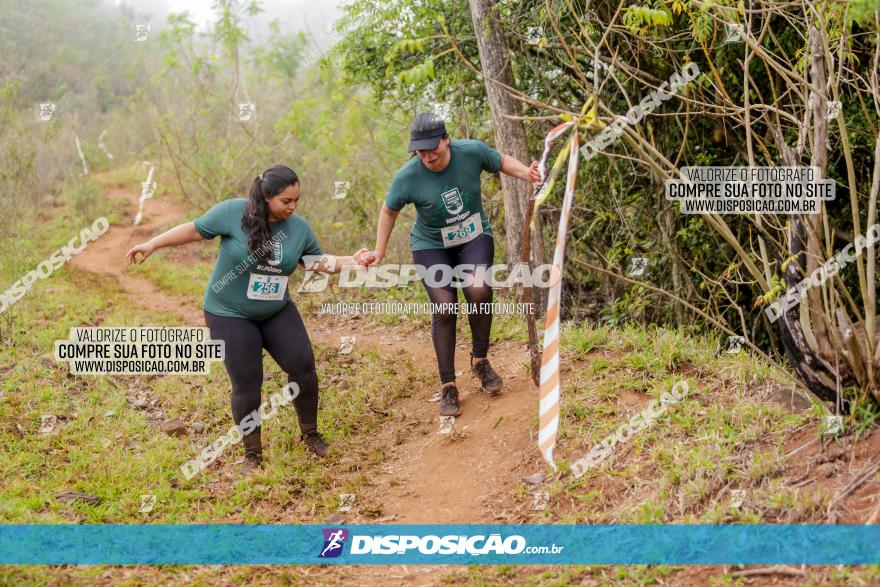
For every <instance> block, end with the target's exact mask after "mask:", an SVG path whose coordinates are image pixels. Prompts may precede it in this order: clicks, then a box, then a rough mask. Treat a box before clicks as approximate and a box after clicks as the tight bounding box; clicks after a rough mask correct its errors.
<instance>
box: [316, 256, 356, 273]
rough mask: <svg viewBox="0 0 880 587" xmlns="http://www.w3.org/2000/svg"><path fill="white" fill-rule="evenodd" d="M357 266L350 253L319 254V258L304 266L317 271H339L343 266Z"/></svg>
mask: <svg viewBox="0 0 880 587" xmlns="http://www.w3.org/2000/svg"><path fill="white" fill-rule="evenodd" d="M353 266H357V262H356V261H355V260H354V256H352V255H321V258H320V259H318V260H317V261H315V262H313V263H308V264H306V265H305V268H306V269H308V270H309V271H316V272H318V273H339V272H340V271H342V268H343V267H353Z"/></svg>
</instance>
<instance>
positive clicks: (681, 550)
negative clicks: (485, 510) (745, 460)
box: [0, 524, 880, 565]
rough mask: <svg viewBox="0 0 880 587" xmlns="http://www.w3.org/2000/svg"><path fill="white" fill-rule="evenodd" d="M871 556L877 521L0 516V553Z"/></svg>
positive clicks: (387, 557) (340, 559)
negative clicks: (60, 519)
mask: <svg viewBox="0 0 880 587" xmlns="http://www.w3.org/2000/svg"><path fill="white" fill-rule="evenodd" d="M802 563H805V564H878V563H880V526H874V525H871V526H861V525H860V526H855V525H772V524H771V525H739V524H736V525H562V524H558V525H557V524H544V525H488V524H485V525H483V524H473V525H446V524H419V525H404V524H381V525H379V524H374V525H369V524H359V525H349V526H326V525H240V524H204V525H167V524H145V525H110V524H97V525H70V524H61V525H17V524H6V525H0V564H53V565H57V564H113V565H128V564H147V565H153V564H260V565H266V564H431V565H436V564H673V565H682V564H685V565H695V564H699V565H707V564H767V565H770V564H789V565H796V564H802Z"/></svg>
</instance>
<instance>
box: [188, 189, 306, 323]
mask: <svg viewBox="0 0 880 587" xmlns="http://www.w3.org/2000/svg"><path fill="white" fill-rule="evenodd" d="M246 204H247V200H246V199H244V198H234V199H231V200H225V201H223V202H220V203H219V204H216V205H215V206H213V207H212V208H211V209H210V210H208V211H207V212H205V213H204V215H202V217H201V218H198V219H196V220H195V221H194V224H195V227H196V230H198V231H199V234H201V235H202V236H203V237H205V238H206V239H212V238H214V237H215V236H217V235H220V237H221V239H220V254H219V256H218V257H217V264H216V265H215V266H214V273H213V274H212V275H211V279H210V281H209V282H208V287H207V289H206V290H205V301H204V307H205V310H207V311H208V312H210V313H212V314H216V315H218V316H232V317H235V318H249V319H251V320H265V319H266V318H269V317H270V316H272V315H274V314H275V313H276V312H278V311H279V310H281V308H282V307H283V306H284V304H285V303H286V302H287V301H288V300H290V294H289V293H288V291H287V279H288V276H289V275H290V274H291V273H293V271H294V270H295V269H296V266H297V264H298V263H299V262H300V260H302V259H303V257H304V256H306V255H321V247H320V246H318V239H317V238H315V233H314V232H313V231H312V227H311V226H309V223H308V222H306V220H305V218H303V217H302V216H298V215H296V214H294V215H292V216H291V217H290V218H287V219H286V220H281V221H279V222H270V223H269V226H270V228H271V229H272V239H271V240H270V241H269V242H268V243H267V245H268V247H267V250H268V251H269V254H268V255H266V256H265V257H264V259H263V261H261V262H257V260H256V256H255V255H252V254H251V253H252V252H251V251H248V237H247V234H245V232H244V230H242V228H241V218H242V215H243V214H244V209H245V205H246Z"/></svg>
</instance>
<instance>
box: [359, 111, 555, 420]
mask: <svg viewBox="0 0 880 587" xmlns="http://www.w3.org/2000/svg"><path fill="white" fill-rule="evenodd" d="M409 151H410V152H414V153H415V154H416V155H417V156H415V157H412V158H411V159H410V160H409V161H407V162H406V163H405V164H404V165H403V166H402V167H401V168H400V169H399V170H398V171H397V173H396V174H395V175H394V179H393V180H392V182H391V188H390V189H389V190H388V195H387V196H386V198H385V203H384V204H383V205H382V211H381V212H380V215H379V225H378V227H377V229H376V248H375V250H373V251H371V252H369V253H366V254H364V255H362V256H361V255H359V254H358V262H359V263H361V264H363V265H377V264H379V263H381V262H382V259H383V258H384V256H385V248H386V247H387V245H388V240H389V238H390V237H391V230H392V229H393V228H394V223H395V220H396V219H397V215H398V214H399V212H400V210H401V209H402V208H403V207H404V206H406V205H408V204H412V205H413V206H415V209H416V221H415V223H414V224H413V227H412V230H411V231H410V235H409V243H410V250H411V251H412V257H413V262H414V263H415V264H416V265H417V266H420V267H424V268H425V269H424V271H423V272H422V275H420V277H422V282H423V284H424V286H425V290H426V291H427V293H428V297H429V299H430V300H431V302H432V316H431V338H432V340H433V342H434V351H435V353H436V355H437V368H438V371H439V375H440V383H441V392H440V415H441V416H458V415H460V414H461V405H460V403H459V397H458V387H457V386H456V384H455V325H456V314H455V312H454V310H452V309H451V308H453V306H455V305H456V304H457V302H458V292H457V289H458V287H459V286H458V285H457V284H456V283H453V282H452V281H451V279H450V278H449V276H451V275H452V274H454V273H455V271H454V270H453V268H457V269H462V270H463V271H462V273H466V274H469V275H471V276H475V279H474V283H473V284H472V285H470V286H465V285H461V286H460V288H461V290H462V293H463V294H464V297H465V299H466V300H467V302H468V306H469V308H470V311H469V312H468V323H469V325H470V327H471V335H472V341H471V370H472V371H473V372H474V373H475V374H476V375H477V377H478V378H479V380H480V385H481V386H482V388H483V389H485V390H486V391H488V392H489V393H492V394H495V393H498V392H499V391H500V390H501V387H502V382H501V377H500V376H499V375H498V374H497V373H496V372H495V370H494V369H492V366H491V365H490V364H489V359H488V352H489V334H490V331H491V328H492V287H491V285H490V284H489V283H485V282H483V283H481V284H477V283H476V282H478V281H483V279H482V278H477V277H476V276H478V275H480V271H479V270H478V268H482V269H483V270H485V269H486V268H488V267H489V266H491V265H492V262H493V259H494V257H495V241H494V240H493V238H492V226H491V225H490V224H489V220H488V219H487V218H486V214H485V212H484V211H483V204H482V200H481V197H480V174H481V173H482V172H483V171H488V172H489V173H499V172H500V173H504V174H505V175H509V176H512V177H516V178H518V179H521V180H523V181H527V182H529V183H538V182H539V181H540V176H539V173H538V162H537V161H533V162H532V164H531V166H526V165H524V164H523V163H521V162H520V161H518V160H517V159H515V158H514V157H511V156H510V155H504V154H502V153H499V152H498V151H496V150H495V149H493V148H491V147H490V146H489V145H487V144H486V143H484V142H482V141H476V140H470V139H456V140H454V141H453V140H451V139H450V138H449V135H448V134H447V133H446V124H445V123H444V122H443V120H442V119H440V118H438V117H436V116H434V115H433V114H431V113H429V112H425V113H422V114H419V115H417V116H416V117H415V118H414V119H413V121H412V123H411V124H410V144H409Z"/></svg>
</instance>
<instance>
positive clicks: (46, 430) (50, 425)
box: [40, 414, 58, 434]
mask: <svg viewBox="0 0 880 587" xmlns="http://www.w3.org/2000/svg"><path fill="white" fill-rule="evenodd" d="M57 422H58V418H56V417H55V416H53V415H51V414H48V415H45V416H40V434H51V433H52V431H53V430H55V424H56V423H57Z"/></svg>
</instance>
